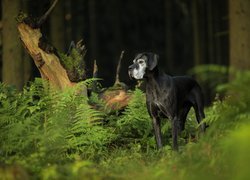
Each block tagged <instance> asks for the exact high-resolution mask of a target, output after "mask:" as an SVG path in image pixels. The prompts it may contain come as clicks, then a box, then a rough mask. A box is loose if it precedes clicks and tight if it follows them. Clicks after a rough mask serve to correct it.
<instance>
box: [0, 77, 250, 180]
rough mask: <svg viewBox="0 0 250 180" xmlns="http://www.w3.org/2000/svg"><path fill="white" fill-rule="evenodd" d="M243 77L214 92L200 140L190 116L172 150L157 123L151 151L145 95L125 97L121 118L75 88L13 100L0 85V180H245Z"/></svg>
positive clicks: (165, 129) (246, 80) (249, 114)
mask: <svg viewBox="0 0 250 180" xmlns="http://www.w3.org/2000/svg"><path fill="white" fill-rule="evenodd" d="M249 84H250V72H238V73H236V75H235V79H234V80H233V81H231V82H230V83H227V84H223V85H219V86H218V88H217V89H218V90H219V92H220V93H224V94H225V92H227V93H226V95H225V96H224V98H223V100H219V99H216V100H215V101H214V102H213V104H212V105H211V106H210V107H208V108H206V110H205V114H206V118H205V119H204V121H205V122H206V123H207V124H208V125H209V127H208V128H207V131H206V133H205V134H204V135H200V134H199V133H198V130H197V129H198V125H197V124H196V121H195V118H194V114H193V112H191V113H190V114H189V117H188V120H187V124H186V129H185V131H184V132H183V133H182V134H181V137H180V138H179V144H180V151H179V152H174V151H172V149H171V133H170V132H171V127H170V124H169V123H168V121H163V123H162V133H163V136H164V137H165V138H164V144H166V145H165V146H164V148H163V149H161V150H157V149H156V147H155V141H154V136H153V133H152V127H151V120H150V118H149V116H148V113H147V110H146V105H145V94H144V93H143V92H142V91H141V90H139V89H136V90H134V91H131V92H130V93H131V95H132V100H131V101H130V103H129V105H128V106H127V107H126V109H125V110H124V111H123V112H113V111H111V110H110V109H107V108H106V107H105V104H104V103H103V102H101V101H100V99H99V98H98V95H97V94H95V93H93V94H92V96H91V97H90V98H88V99H87V98H85V97H82V96H80V95H79V94H78V93H76V92H77V91H78V90H77V87H76V88H74V89H67V90H65V91H63V92H55V91H50V90H48V89H47V88H46V84H45V83H44V82H42V81H41V80H40V79H37V80H36V81H35V82H33V83H31V84H30V85H29V86H28V87H26V88H24V90H23V91H22V92H17V91H16V90H15V89H14V88H12V87H10V86H6V85H4V84H1V85H0V89H1V90H0V114H1V116H0V129H1V131H0V147H1V149H0V162H1V164H0V179H233V180H235V179H240V180H241V179H249V177H250V172H249V165H250V155H249V152H250V142H249V139H250V109H249V107H250V95H249V91H248V89H249V87H248V86H249Z"/></svg>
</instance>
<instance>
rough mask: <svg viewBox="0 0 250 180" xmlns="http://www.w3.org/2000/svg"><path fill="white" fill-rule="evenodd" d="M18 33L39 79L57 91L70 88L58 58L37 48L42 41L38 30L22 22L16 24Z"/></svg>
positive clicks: (69, 82) (70, 84) (70, 83)
mask: <svg viewBox="0 0 250 180" xmlns="http://www.w3.org/2000/svg"><path fill="white" fill-rule="evenodd" d="M18 31H19V33H20V38H21V40H22V42H23V44H24V47H25V48H26V50H27V51H28V53H29V54H30V55H31V57H32V58H33V60H34V62H35V65H36V66H37V68H38V70H39V72H40V74H41V77H42V78H43V79H46V80H48V81H49V84H50V85H51V86H53V87H55V88H57V89H64V88H66V87H70V86H72V85H73V84H74V83H72V82H71V81H70V80H69V77H68V75H67V71H66V70H65V69H64V68H63V66H62V65H61V63H60V60H59V57H58V56H57V55H56V54H55V53H54V52H50V51H46V50H44V49H42V48H41V47H39V44H41V41H42V33H41V31H40V29H39V28H38V29H33V28H32V27H30V26H29V25H28V24H25V23H24V22H22V23H19V24H18Z"/></svg>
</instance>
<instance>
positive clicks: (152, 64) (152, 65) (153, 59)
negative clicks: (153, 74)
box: [148, 53, 159, 71]
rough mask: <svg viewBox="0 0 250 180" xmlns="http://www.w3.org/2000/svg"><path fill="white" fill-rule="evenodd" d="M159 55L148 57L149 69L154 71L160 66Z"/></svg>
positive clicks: (152, 54)
mask: <svg viewBox="0 0 250 180" xmlns="http://www.w3.org/2000/svg"><path fill="white" fill-rule="evenodd" d="M158 59H159V55H158V54H154V53H150V54H149V55H148V69H149V70H150V71H152V70H153V69H154V68H155V67H156V66H157V64H158Z"/></svg>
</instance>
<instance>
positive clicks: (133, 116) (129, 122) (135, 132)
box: [117, 89, 152, 144]
mask: <svg viewBox="0 0 250 180" xmlns="http://www.w3.org/2000/svg"><path fill="white" fill-rule="evenodd" d="M117 131H118V132H119V136H120V139H121V141H123V143H125V144H129V143H146V144H147V143H148V138H149V137H150V136H152V134H151V132H152V126H151V119H150V117H149V114H148V112H147V108H146V97H145V94H144V93H143V92H142V91H141V90H139V89H136V90H135V91H134V92H133V96H132V100H131V101H130V102H129V104H128V106H127V107H126V109H125V111H124V112H123V114H122V116H121V118H119V119H118V120H117Z"/></svg>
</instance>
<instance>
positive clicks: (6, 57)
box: [2, 0, 24, 90]
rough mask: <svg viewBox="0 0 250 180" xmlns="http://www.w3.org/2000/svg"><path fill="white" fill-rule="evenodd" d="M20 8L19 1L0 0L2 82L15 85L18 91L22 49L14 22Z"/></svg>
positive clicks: (21, 85)
mask: <svg viewBox="0 0 250 180" xmlns="http://www.w3.org/2000/svg"><path fill="white" fill-rule="evenodd" d="M20 6H21V1H9V0H2V20H3V31H2V37H3V72H2V73H3V82H4V83H6V84H11V85H15V86H16V87H17V89H19V90H20V89H21V88H22V87H23V85H24V75H23V73H24V72H23V71H24V69H23V60H22V58H21V57H22V49H21V43H20V41H18V33H17V30H16V20H15V15H16V14H18V12H19V11H20Z"/></svg>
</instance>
